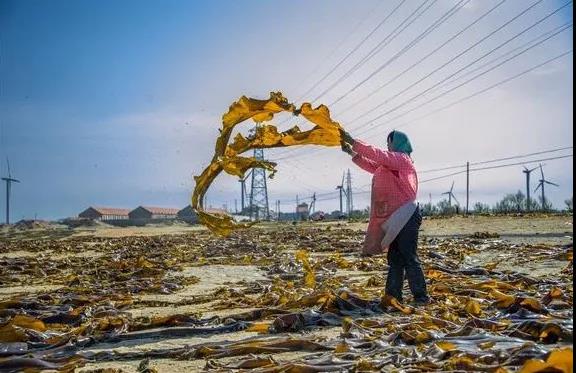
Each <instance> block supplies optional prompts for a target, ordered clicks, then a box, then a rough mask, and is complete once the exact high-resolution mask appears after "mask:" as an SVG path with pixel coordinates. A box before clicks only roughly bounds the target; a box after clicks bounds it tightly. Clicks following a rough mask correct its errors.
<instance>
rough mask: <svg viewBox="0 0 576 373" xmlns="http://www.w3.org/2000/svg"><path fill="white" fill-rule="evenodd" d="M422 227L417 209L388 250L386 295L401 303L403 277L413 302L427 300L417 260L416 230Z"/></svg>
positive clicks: (424, 282)
mask: <svg viewBox="0 0 576 373" xmlns="http://www.w3.org/2000/svg"><path fill="white" fill-rule="evenodd" d="M420 225H422V215H421V214H420V209H419V208H417V209H416V211H415V212H414V214H413V215H412V217H411V218H410V220H409V221H408V223H406V225H405V226H404V228H403V229H402V230H401V231H400V233H399V234H398V237H396V239H395V240H394V241H393V242H392V244H391V245H390V248H389V250H388V265H389V266H390V268H389V269H388V278H387V280H386V294H388V295H391V296H393V297H395V298H396V299H398V300H399V301H402V287H403V283H404V275H406V278H407V279H408V285H410V290H411V291H412V295H414V300H415V301H417V302H425V301H427V300H428V294H427V292H426V280H425V279H424V272H422V267H421V266H420V259H419V258H418V253H417V252H416V251H417V248H418V229H419V228H420Z"/></svg>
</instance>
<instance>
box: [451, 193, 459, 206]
mask: <svg viewBox="0 0 576 373" xmlns="http://www.w3.org/2000/svg"><path fill="white" fill-rule="evenodd" d="M452 198H454V201H456V204H458V205H460V202H458V199H457V198H456V196H455V195H454V194H452Z"/></svg>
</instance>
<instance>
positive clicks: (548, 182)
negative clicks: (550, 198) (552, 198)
mask: <svg viewBox="0 0 576 373" xmlns="http://www.w3.org/2000/svg"><path fill="white" fill-rule="evenodd" d="M544 182H545V183H546V184H550V185H554V186H557V187H559V186H560V185H558V184H556V183H553V182H551V181H548V180H545V181H544Z"/></svg>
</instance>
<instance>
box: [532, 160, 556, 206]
mask: <svg viewBox="0 0 576 373" xmlns="http://www.w3.org/2000/svg"><path fill="white" fill-rule="evenodd" d="M540 174H541V175H542V179H540V181H539V182H538V186H537V187H536V189H534V192H536V191H537V190H538V189H539V188H541V189H542V210H543V211H545V210H546V193H545V192H544V186H545V185H546V184H550V185H554V186H555V187H558V186H560V185H558V184H555V183H553V182H551V181H548V180H546V178H545V177H544V169H543V168H542V164H540Z"/></svg>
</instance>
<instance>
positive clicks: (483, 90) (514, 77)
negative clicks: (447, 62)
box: [382, 50, 572, 128]
mask: <svg viewBox="0 0 576 373" xmlns="http://www.w3.org/2000/svg"><path fill="white" fill-rule="evenodd" d="M571 53H572V50H569V51H567V52H564V53H562V54H560V55H557V56H555V57H552V58H550V59H548V60H546V61H544V62H542V63H540V64H538V65H536V66H533V67H531V68H529V69H528V70H524V71H522V72H521V73H519V74H516V75H514V76H511V77H509V78H506V79H504V80H501V81H499V82H498V83H496V84H493V85H491V86H489V87H486V88H484V89H482V90H480V91H477V92H475V93H473V94H471V95H469V96H466V97H464V98H461V99H459V100H457V101H455V102H452V103H450V104H448V105H445V106H442V107H440V108H438V109H436V110H434V111H431V112H429V113H427V114H425V115H423V116H420V117H418V118H415V119H413V120H411V121H409V122H406V123H403V124H401V125H399V126H396V127H395V128H402V127H406V126H407V125H409V124H412V123H414V122H416V121H419V120H422V119H424V118H427V117H429V116H431V115H434V114H437V113H439V112H441V111H444V110H446V109H449V108H451V107H452V106H454V105H458V104H460V103H462V102H464V101H467V100H470V99H472V98H474V97H476V96H479V95H481V94H483V93H485V92H487V91H490V90H492V89H494V88H496V87H499V86H501V85H504V84H506V83H508V82H510V81H512V80H515V79H518V78H519V77H521V76H523V75H526V74H528V73H531V72H532V71H534V70H536V69H539V68H540V67H542V66H545V65H547V64H549V63H552V62H554V61H556V60H558V59H560V58H562V57H564V56H567V55H569V54H571ZM397 118H398V117H396V118H393V120H396V119H397ZM391 121H392V120H390V121H387V122H385V123H382V124H387V123H390V122H391Z"/></svg>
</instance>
